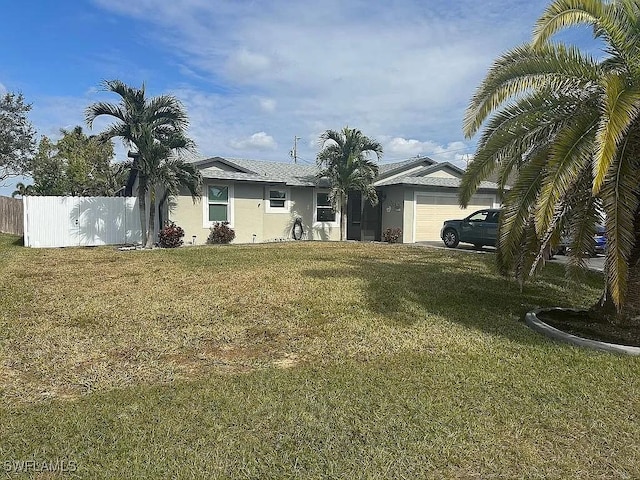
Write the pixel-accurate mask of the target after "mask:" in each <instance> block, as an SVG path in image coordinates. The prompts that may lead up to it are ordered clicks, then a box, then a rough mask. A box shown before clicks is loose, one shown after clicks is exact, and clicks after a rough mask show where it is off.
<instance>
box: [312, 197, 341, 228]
mask: <svg viewBox="0 0 640 480" xmlns="http://www.w3.org/2000/svg"><path fill="white" fill-rule="evenodd" d="M316 219H317V221H318V222H335V221H336V212H334V211H333V207H332V206H331V202H330V201H329V194H328V193H324V192H318V193H317V194H316Z"/></svg>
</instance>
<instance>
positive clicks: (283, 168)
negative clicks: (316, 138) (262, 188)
mask: <svg viewBox="0 0 640 480" xmlns="http://www.w3.org/2000/svg"><path fill="white" fill-rule="evenodd" d="M223 160H224V162H225V163H227V164H228V165H231V166H234V165H235V166H237V167H240V168H241V169H243V170H248V171H250V172H254V173H240V172H229V171H225V170H219V169H217V168H205V169H203V170H201V172H202V176H203V177H204V178H212V179H217V180H239V181H254V182H261V183H285V184H287V185H290V186H294V187H313V186H316V185H319V186H325V185H326V183H325V182H323V181H321V182H318V179H317V178H316V174H317V173H318V167H316V166H315V165H301V164H293V163H280V162H265V161H261V160H246V159H242V158H225V159H223ZM204 162H205V160H203V161H202V163H204Z"/></svg>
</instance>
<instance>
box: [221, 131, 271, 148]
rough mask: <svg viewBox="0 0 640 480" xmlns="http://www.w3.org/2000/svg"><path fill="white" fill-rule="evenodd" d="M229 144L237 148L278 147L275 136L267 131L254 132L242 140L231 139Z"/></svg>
mask: <svg viewBox="0 0 640 480" xmlns="http://www.w3.org/2000/svg"><path fill="white" fill-rule="evenodd" d="M229 145H230V146H231V147H232V148H234V149H236V150H274V149H276V148H277V147H278V145H277V144H276V141H275V140H274V139H273V137H272V136H271V135H267V134H266V132H258V133H254V134H253V135H251V136H250V137H249V138H245V139H242V140H231V141H230V142H229Z"/></svg>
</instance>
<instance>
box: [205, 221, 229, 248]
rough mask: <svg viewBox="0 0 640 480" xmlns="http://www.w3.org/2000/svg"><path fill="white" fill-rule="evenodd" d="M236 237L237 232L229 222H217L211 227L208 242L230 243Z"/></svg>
mask: <svg viewBox="0 0 640 480" xmlns="http://www.w3.org/2000/svg"><path fill="white" fill-rule="evenodd" d="M234 238H236V232H234V231H233V228H231V227H229V222H217V223H215V224H214V225H213V227H211V231H210V232H209V238H207V243H209V244H211V243H230V242H231V241H232V240H233V239H234Z"/></svg>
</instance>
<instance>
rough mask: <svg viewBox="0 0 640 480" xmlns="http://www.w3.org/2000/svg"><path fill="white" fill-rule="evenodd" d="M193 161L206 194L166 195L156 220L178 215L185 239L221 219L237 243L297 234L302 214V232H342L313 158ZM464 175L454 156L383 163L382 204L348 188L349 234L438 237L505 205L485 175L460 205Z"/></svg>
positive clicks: (314, 236)
mask: <svg viewBox="0 0 640 480" xmlns="http://www.w3.org/2000/svg"><path fill="white" fill-rule="evenodd" d="M194 163H195V164H196V165H197V167H198V168H199V169H200V171H201V173H202V176H203V178H204V185H203V188H202V197H201V201H200V202H196V203H194V202H193V200H192V198H191V196H190V195H189V194H188V193H187V192H184V193H182V194H180V195H178V196H177V197H175V198H173V199H171V200H170V201H168V202H162V204H161V208H160V213H159V217H160V218H159V222H157V223H160V222H162V221H163V220H165V219H168V220H171V221H174V222H175V223H176V224H178V225H179V226H181V227H182V228H183V229H184V231H185V242H187V243H189V242H190V241H192V238H193V237H195V242H196V243H197V244H202V243H204V242H205V241H206V239H207V237H208V235H209V231H210V228H211V226H212V225H213V224H214V223H215V222H223V221H225V222H229V225H230V226H231V227H232V228H233V229H234V230H235V233H236V238H235V240H234V242H235V243H260V242H269V241H278V240H284V239H291V238H292V231H293V226H294V222H295V221H296V219H300V220H301V223H302V226H303V229H304V232H305V233H304V238H307V239H309V240H339V239H340V212H339V211H338V212H334V211H333V210H332V208H331V205H330V204H329V200H328V192H329V188H328V187H329V184H328V182H327V180H326V179H318V178H317V177H316V174H317V172H318V169H317V167H316V166H315V165H302V164H292V163H278V162H266V161H258V160H241V159H232V158H222V157H213V158H208V159H205V160H198V161H196V162H194ZM462 174H463V171H462V170H461V169H460V168H458V167H456V166H455V165H452V164H451V163H448V162H444V163H437V162H435V161H434V160H431V159H430V158H427V157H417V158H411V159H409V160H405V161H402V162H395V163H383V164H380V165H379V175H378V177H377V179H376V182H375V186H376V189H377V191H378V197H379V200H380V201H379V203H378V205H376V206H371V205H370V204H369V202H368V201H366V200H365V199H363V198H361V195H360V194H359V193H357V192H352V193H351V194H350V195H349V202H348V212H347V222H348V223H347V238H348V239H351V240H363V241H368V240H380V239H381V238H382V232H383V231H384V230H385V229H387V228H400V229H401V230H402V241H403V242H404V243H414V242H420V241H428V240H439V239H440V229H441V227H442V223H443V221H444V220H448V219H454V218H463V217H465V216H466V215H468V214H469V213H471V212H473V211H474V210H477V209H480V208H487V207H496V206H499V204H500V199H499V188H498V185H496V184H495V183H491V182H482V183H481V184H480V188H479V189H478V191H477V193H476V195H474V197H473V198H472V200H471V202H470V205H469V207H468V208H467V209H465V210H463V209H461V208H460V207H459V205H458V196H457V195H458V187H459V185H460V178H461V177H462ZM128 187H129V189H130V190H131V189H132V187H133V185H129V186H128ZM132 193H133V194H134V195H135V190H133V192H132Z"/></svg>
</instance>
